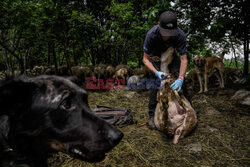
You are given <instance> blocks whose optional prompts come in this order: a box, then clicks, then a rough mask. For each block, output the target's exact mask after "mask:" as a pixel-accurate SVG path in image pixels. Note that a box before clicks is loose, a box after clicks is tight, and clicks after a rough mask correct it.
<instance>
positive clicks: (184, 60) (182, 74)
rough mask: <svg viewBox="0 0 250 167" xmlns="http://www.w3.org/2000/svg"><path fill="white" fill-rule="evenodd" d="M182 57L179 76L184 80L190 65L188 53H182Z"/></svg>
mask: <svg viewBox="0 0 250 167" xmlns="http://www.w3.org/2000/svg"><path fill="white" fill-rule="evenodd" d="M180 59H181V66H180V74H179V77H180V78H181V79H182V80H183V79H184V77H185V74H186V71H187V65H188V59H187V55H186V54H184V55H181V56H180Z"/></svg>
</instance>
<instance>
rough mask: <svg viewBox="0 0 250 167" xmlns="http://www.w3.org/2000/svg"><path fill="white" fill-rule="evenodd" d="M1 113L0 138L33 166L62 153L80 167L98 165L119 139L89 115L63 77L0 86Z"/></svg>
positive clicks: (80, 94) (83, 97) (79, 93)
mask: <svg viewBox="0 0 250 167" xmlns="http://www.w3.org/2000/svg"><path fill="white" fill-rule="evenodd" d="M0 107H1V110H0V116H1V115H5V116H7V117H8V119H7V120H8V123H6V124H8V126H9V127H8V130H7V132H6V131H5V132H4V134H3V132H0V133H2V134H3V135H4V136H5V139H6V140H7V142H8V144H9V145H10V146H11V147H13V148H14V150H17V152H18V153H21V154H23V155H24V156H27V157H31V159H33V160H36V159H37V157H39V159H42V158H41V157H43V156H44V157H46V156H47V154H48V153H50V152H57V151H62V152H64V153H67V154H69V155H71V156H73V157H76V158H78V159H81V160H84V161H89V162H96V161H101V160H102V159H103V158H104V157H105V153H107V152H108V151H110V150H111V149H112V148H113V147H114V146H115V145H117V144H118V143H119V142H120V140H121V139H122V136H123V134H122V133H121V132H120V131H119V130H118V129H116V128H114V127H113V126H111V125H110V124H108V123H106V122H105V121H104V120H102V119H100V118H98V117H96V116H95V115H94V114H93V113H92V111H91V110H90V108H89V106H88V100H87V93H86V91H85V90H83V89H81V88H80V87H78V86H77V85H75V84H74V83H72V82H71V81H70V80H67V79H64V78H62V77H57V76H39V77H35V78H29V79H14V80H10V81H4V82H1V83H0ZM6 124H5V125H1V126H6ZM0 129H1V128H0Z"/></svg>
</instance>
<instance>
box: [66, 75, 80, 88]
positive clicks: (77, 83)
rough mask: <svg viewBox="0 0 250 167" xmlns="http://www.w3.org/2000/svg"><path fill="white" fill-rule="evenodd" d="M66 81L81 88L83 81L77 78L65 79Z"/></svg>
mask: <svg viewBox="0 0 250 167" xmlns="http://www.w3.org/2000/svg"><path fill="white" fill-rule="evenodd" d="M65 78H66V79H68V80H70V81H71V82H73V83H74V84H76V85H78V86H81V81H80V80H79V79H78V78H77V77H76V76H70V77H65Z"/></svg>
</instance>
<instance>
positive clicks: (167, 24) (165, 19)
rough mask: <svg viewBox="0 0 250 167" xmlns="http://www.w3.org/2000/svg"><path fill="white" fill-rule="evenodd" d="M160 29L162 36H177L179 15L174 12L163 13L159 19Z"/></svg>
mask: <svg viewBox="0 0 250 167" xmlns="http://www.w3.org/2000/svg"><path fill="white" fill-rule="evenodd" d="M159 24H160V25H159V28H160V32H161V35H162V36H176V35H177V34H178V29H177V15H176V14H175V13H174V12H171V11H166V12H163V13H162V14H161V16H160V19H159Z"/></svg>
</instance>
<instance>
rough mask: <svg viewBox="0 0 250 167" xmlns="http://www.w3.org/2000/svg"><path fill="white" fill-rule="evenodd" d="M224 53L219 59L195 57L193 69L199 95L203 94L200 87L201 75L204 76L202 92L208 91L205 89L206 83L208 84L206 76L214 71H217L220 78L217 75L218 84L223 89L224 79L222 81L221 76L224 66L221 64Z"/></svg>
mask: <svg viewBox="0 0 250 167" xmlns="http://www.w3.org/2000/svg"><path fill="white" fill-rule="evenodd" d="M225 53H226V51H223V52H222V54H221V56H220V58H218V57H207V58H204V57H202V56H196V57H195V58H194V60H193V61H194V64H195V69H196V72H197V76H198V80H199V83H200V91H199V93H202V92H203V87H202V81H201V74H203V76H204V81H205V84H204V92H207V91H208V88H207V83H208V76H209V75H211V74H212V73H213V72H214V71H215V70H218V71H219V74H220V76H218V75H217V77H218V79H219V82H220V87H221V88H224V79H223V74H224V64H223V58H224V55H225Z"/></svg>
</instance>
